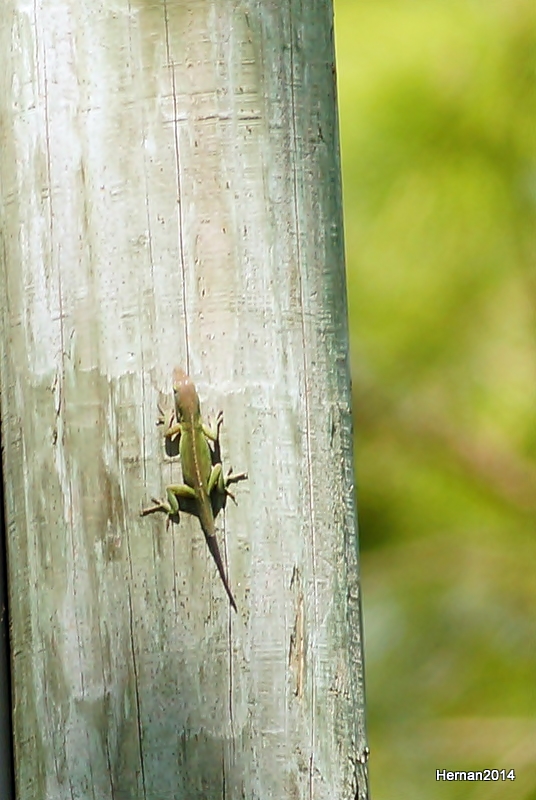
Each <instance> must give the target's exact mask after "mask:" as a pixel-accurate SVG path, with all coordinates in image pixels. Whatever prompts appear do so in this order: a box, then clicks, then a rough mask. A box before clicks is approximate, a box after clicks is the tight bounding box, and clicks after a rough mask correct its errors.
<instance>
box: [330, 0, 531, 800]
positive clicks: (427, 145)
mask: <svg viewBox="0 0 536 800" xmlns="http://www.w3.org/2000/svg"><path fill="white" fill-rule="evenodd" d="M335 25H336V35H337V42H336V44H337V66H338V81H339V104H340V118H341V141H342V160H343V182H344V202H345V228H346V232H345V235H346V247H347V270H348V285H349V304H350V328H351V340H352V368H353V379H354V403H355V416H356V431H357V441H356V458H357V466H356V468H357V478H358V493H359V516H360V537H361V550H362V576H363V602H364V624H365V640H366V667H367V699H368V718H369V732H370V744H371V761H370V772H371V790H372V795H373V797H374V800H387V799H388V798H392V797H396V798H405V797H408V798H412V800H419V799H420V798H423V800H430V799H431V798H435V797H437V798H439V797H441V798H448V799H449V800H452V799H453V798H470V800H480V798H486V800H487V798H492V799H494V798H503V797H504V798H506V797H508V798H511V797H516V799H517V800H534V798H536V747H535V742H536V689H535V684H536V621H535V619H536V618H535V609H536V541H535V533H536V530H535V528H536V525H535V522H536V464H535V459H536V343H535V333H536V3H535V2H534V0H463V2H462V0H449V2H446V0H335ZM486 767H489V768H498V769H505V770H509V769H512V768H513V769H515V772H516V780H515V782H511V781H509V780H506V781H504V782H495V783H493V782H484V783H478V782H474V783H469V782H466V783H437V782H436V780H435V771H436V769H448V770H462V769H466V770H477V769H484V768H486Z"/></svg>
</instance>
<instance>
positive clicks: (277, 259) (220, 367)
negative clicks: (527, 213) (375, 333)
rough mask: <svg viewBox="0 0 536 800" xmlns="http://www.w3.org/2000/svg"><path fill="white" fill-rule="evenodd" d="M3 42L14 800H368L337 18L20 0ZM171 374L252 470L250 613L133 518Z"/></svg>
mask: <svg viewBox="0 0 536 800" xmlns="http://www.w3.org/2000/svg"><path fill="white" fill-rule="evenodd" d="M0 41H1V47H2V52H3V53H4V69H3V70H2V73H1V77H0V80H1V81H2V89H1V91H0V104H1V107H0V117H1V118H2V121H3V125H2V137H3V138H2V148H1V153H0V183H1V198H0V203H1V206H0V214H1V216H0V220H1V235H2V250H1V252H2V260H3V264H2V273H1V280H0V286H1V293H2V294H1V308H2V332H1V337H0V347H1V362H0V363H1V367H0V377H1V385H2V425H3V436H4V439H3V443H4V472H5V476H6V485H5V489H6V514H7V516H6V535H7V544H8V557H9V563H8V567H9V581H10V613H11V624H12V640H11V659H12V669H13V692H14V695H13V696H14V728H15V732H14V736H15V752H16V781H17V789H18V797H19V798H20V800H34V799H35V800H63V799H64V798H65V800H67V798H74V797H78V798H97V800H108V798H110V800H111V799H112V798H115V799H117V798H128V799H129V800H133V799H136V800H137V798H140V799H141V798H144V799H146V798H151V800H156V799H158V800H167V799H168V798H173V799H175V798H188V800H195V799H196V798H221V797H223V796H225V797H228V798H242V797H246V798H248V800H249V799H250V798H262V799H263V800H266V798H271V797H273V798H277V800H280V799H281V798H290V797H292V798H310V797H313V796H314V797H315V798H317V800H322V798H326V800H334V798H340V800H347V799H348V798H354V797H358V796H359V798H365V797H366V796H367V795H366V788H365V774H364V768H363V766H362V764H360V762H359V758H360V756H361V755H362V753H363V748H364V746H365V741H364V722H363V719H364V716H363V682H362V656H361V633H360V613H359V606H360V601H359V590H358V574H357V544H356V532H355V507H354V492H353V463H352V430H351V414H350V387H349V366H348V335H347V320H346V293H345V274H344V261H343V239H342V223H341V219H342V214H341V192H340V167H339V158H338V133H337V121H336V104H335V85H334V71H333V57H334V55H333V41H332V10H331V7H330V4H329V2H324V0H322V2H321V1H320V0H317V2H311V3H309V4H307V5H304V6H302V4H301V3H299V2H297V0H296V1H295V2H291V1H290V0H289V2H286V3H273V2H264V3H254V2H252V1H251V0H250V1H249V2H234V1H232V0H219V1H217V2H212V3H209V2H194V1H193V0H192V1H191V2H175V1H172V0H167V2H162V3H149V2H142V1H141V0H134V2H132V0H131V2H128V3H127V2H124V1H123V0H118V2H115V3H113V4H112V3H108V2H104V3H94V2H92V0H76V1H75V0H62V1H61V2H60V0H36V2H35V3H32V4H29V3H27V2H23V0H5V2H4V6H3V18H2V21H1V22H0ZM177 364H178V365H182V366H184V367H186V368H187V369H188V371H189V372H190V374H191V375H192V377H193V379H194V380H195V381H196V385H197V387H198V390H199V393H200V396H201V401H202V405H203V410H204V412H205V413H208V414H209V415H212V416H214V415H215V413H216V412H217V411H218V410H219V409H220V408H222V409H223V411H224V415H225V425H224V429H223V434H222V441H223V456H224V460H225V462H226V463H227V464H229V463H231V464H232V465H233V467H234V468H235V469H236V470H241V469H246V470H247V471H248V472H249V481H248V482H247V483H242V484H240V485H239V486H238V487H237V491H236V494H237V498H238V506H237V507H234V506H233V505H232V504H229V505H228V507H227V510H226V512H225V514H224V515H220V517H218V530H219V534H220V543H221V547H222V549H223V551H224V553H225V558H226V562H227V566H228V570H229V575H230V580H231V583H232V586H233V590H234V593H235V597H236V600H237V603H238V607H239V613H238V614H237V615H234V614H233V612H232V611H231V610H230V608H229V604H228V601H227V598H226V596H225V593H224V590H223V588H222V586H221V583H220V581H219V578H218V576H217V573H216V570H215V567H214V565H213V563H212V561H211V558H210V556H209V554H208V552H207V550H206V547H205V544H204V540H203V536H202V534H201V531H200V528H199V524H198V522H197V520H195V519H192V518H187V517H185V516H183V518H182V520H181V524H180V526H178V527H175V528H174V529H170V530H169V531H166V528H165V520H164V518H163V517H162V516H158V515H154V516H152V517H149V518H141V517H140V516H139V512H140V509H141V508H142V506H143V505H144V504H147V503H148V502H150V496H151V495H161V494H162V491H163V487H164V485H165V483H167V482H169V480H170V479H173V480H177V479H178V477H179V475H180V473H179V468H178V466H177V465H176V464H170V463H169V462H168V461H167V460H166V458H165V455H164V449H163V446H162V441H161V434H160V431H159V430H158V429H157V428H156V427H155V419H156V406H157V402H158V401H161V400H162V399H163V398H164V395H165V393H167V394H169V392H170V390H171V371H172V368H173V367H174V366H175V365H177ZM358 784H359V786H358ZM358 793H359V794H358Z"/></svg>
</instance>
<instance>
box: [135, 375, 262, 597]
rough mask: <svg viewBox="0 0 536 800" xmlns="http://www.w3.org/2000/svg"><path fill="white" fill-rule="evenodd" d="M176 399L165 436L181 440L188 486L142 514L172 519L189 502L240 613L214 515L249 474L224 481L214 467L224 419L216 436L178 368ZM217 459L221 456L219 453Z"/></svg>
mask: <svg viewBox="0 0 536 800" xmlns="http://www.w3.org/2000/svg"><path fill="white" fill-rule="evenodd" d="M173 396H174V404H175V413H174V417H175V423H174V424H172V423H171V421H170V422H169V424H168V426H167V429H166V432H165V436H166V438H169V439H170V440H173V439H175V437H177V436H178V437H180V438H179V456H180V461H181V468H182V478H183V481H184V483H183V484H171V485H169V486H166V495H167V502H162V501H155V502H156V503H157V505H156V506H153V507H151V508H147V509H145V510H144V511H142V514H149V513H152V512H153V511H165V512H166V513H167V514H168V516H169V517H170V518H171V517H173V516H178V513H179V501H180V500H181V499H182V500H184V501H186V505H187V506H192V507H193V511H194V513H195V514H196V516H197V517H198V518H199V522H200V523H201V528H202V530H203V533H204V536H205V540H206V543H207V545H208V549H209V550H210V554H211V555H212V558H213V559H214V561H215V563H216V567H217V568H218V572H219V573H220V577H221V580H222V583H223V585H224V587H225V591H226V592H227V595H228V597H229V601H230V603H231V605H232V607H233V608H234V610H235V611H236V610H237V608H236V603H235V600H234V597H233V594H232V592H231V588H230V586H229V581H228V580H227V575H226V574H225V569H224V566H223V561H222V558H221V554H220V549H219V547H218V540H217V538H216V525H215V523H214V514H215V513H216V512H217V510H218V509H219V508H221V507H222V505H223V504H224V501H225V497H226V495H229V496H230V497H231V498H233V499H234V497H233V495H232V494H231V492H230V491H229V489H228V486H229V484H230V483H235V482H236V481H239V480H243V479H245V478H247V475H246V474H245V473H240V474H238V475H231V471H229V473H228V475H227V476H226V477H225V478H224V476H223V469H222V465H221V463H220V462H219V461H218V462H217V463H215V464H213V459H212V451H211V449H210V447H209V444H208V440H209V439H210V440H211V441H214V442H216V443H218V437H219V428H220V425H221V422H222V415H221V414H220V415H219V416H218V421H217V427H216V432H215V433H214V432H213V431H212V430H211V429H210V428H209V427H208V426H206V425H205V424H204V423H203V420H202V417H201V410H200V406H199V397H198V395H197V391H196V388H195V386H194V384H193V382H192V380H191V379H190V378H189V377H188V375H187V374H186V373H185V372H184V371H183V370H182V369H180V368H176V369H175V370H174V372H173ZM218 450H219V448H218ZM217 455H218V456H219V452H218V453H217ZM213 493H214V494H213ZM215 495H217V496H215ZM222 498H223V500H222Z"/></svg>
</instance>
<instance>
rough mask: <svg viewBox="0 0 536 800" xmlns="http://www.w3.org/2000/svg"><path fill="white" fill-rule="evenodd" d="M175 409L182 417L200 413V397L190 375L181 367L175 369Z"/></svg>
mask: <svg viewBox="0 0 536 800" xmlns="http://www.w3.org/2000/svg"><path fill="white" fill-rule="evenodd" d="M173 395H174V398H175V411H176V413H177V416H178V417H179V418H180V419H184V418H185V417H191V416H193V415H195V414H199V397H198V396H197V392H196V390H195V386H194V384H193V383H192V380H191V379H190V377H189V376H188V375H187V374H186V373H185V371H184V370H183V369H181V368H180V367H176V368H175V369H174V370H173Z"/></svg>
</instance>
